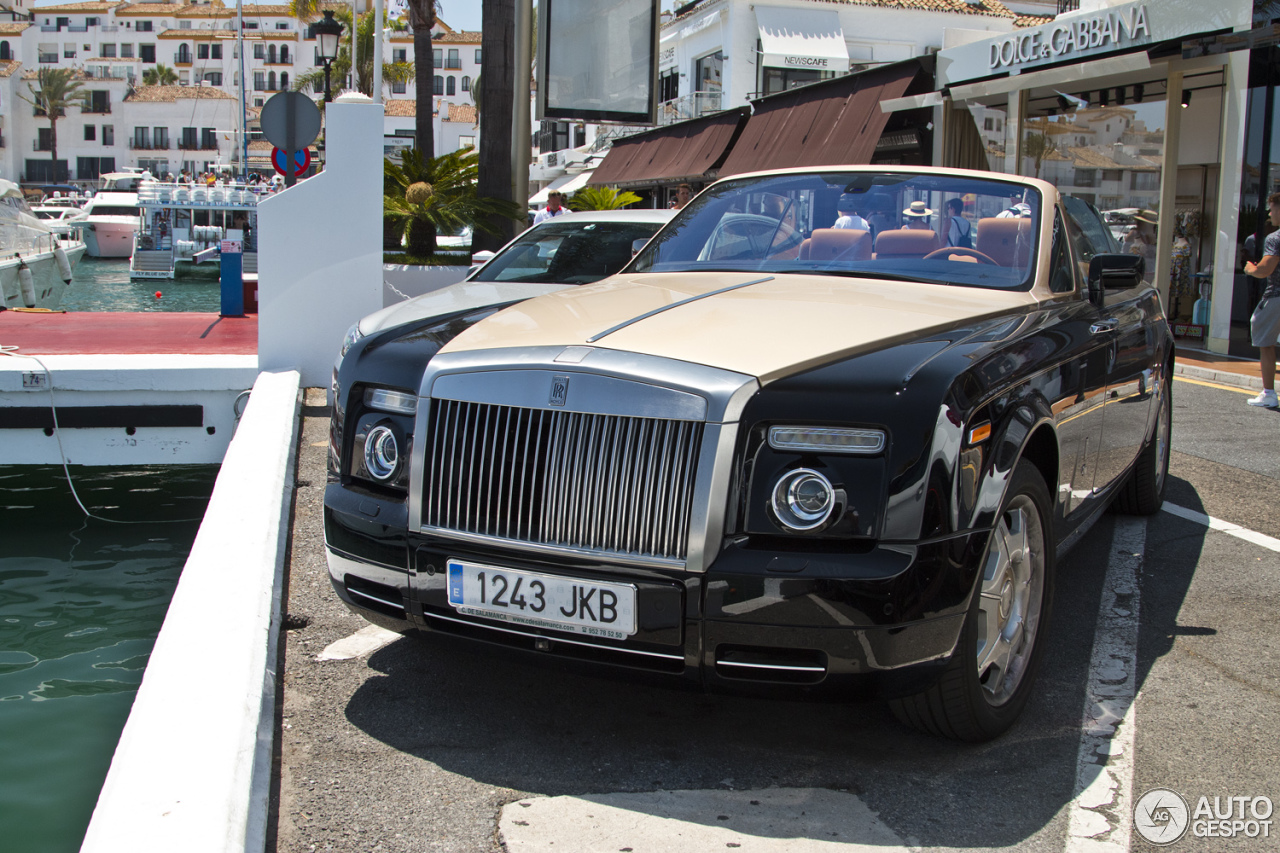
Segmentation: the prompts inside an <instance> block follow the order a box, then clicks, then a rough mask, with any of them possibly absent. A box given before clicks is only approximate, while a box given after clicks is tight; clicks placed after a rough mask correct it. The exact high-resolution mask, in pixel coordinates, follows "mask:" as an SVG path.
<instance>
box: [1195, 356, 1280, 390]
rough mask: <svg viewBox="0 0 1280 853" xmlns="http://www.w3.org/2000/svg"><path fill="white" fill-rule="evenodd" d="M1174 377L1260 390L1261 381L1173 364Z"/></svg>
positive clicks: (1235, 374)
mask: <svg viewBox="0 0 1280 853" xmlns="http://www.w3.org/2000/svg"><path fill="white" fill-rule="evenodd" d="M1173 374H1174V376H1185V377H1187V378H1188V379H1202V380H1204V381H1205V382H1217V383H1218V384H1219V385H1230V386H1232V387H1233V388H1252V389H1254V390H1255V391H1261V390H1262V379H1261V377H1258V376H1245V375H1243V374H1240V373H1232V372H1230V371H1228V370H1214V369H1212V368H1208V367H1198V366H1196V365H1192V364H1180V363H1179V362H1177V361H1174V363H1173Z"/></svg>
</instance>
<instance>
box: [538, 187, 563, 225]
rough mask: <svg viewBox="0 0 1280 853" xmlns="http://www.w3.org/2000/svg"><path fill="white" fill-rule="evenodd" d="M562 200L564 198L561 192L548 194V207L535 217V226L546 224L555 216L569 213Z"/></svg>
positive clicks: (555, 191) (553, 191) (554, 191)
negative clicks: (541, 223)
mask: <svg viewBox="0 0 1280 853" xmlns="http://www.w3.org/2000/svg"><path fill="white" fill-rule="evenodd" d="M562 200H563V196H561V195H560V191H559V190H552V191H551V192H549V193H547V206H546V207H544V208H542V210H539V211H538V214H537V215H536V216H534V217H533V224H534V225H537V224H538V223H539V222H544V221H546V220H548V219H550V218H552V217H553V216H560V215H562V214H565V213H568V212H569V211H568V209H567V208H565V207H564V206H563V204H562Z"/></svg>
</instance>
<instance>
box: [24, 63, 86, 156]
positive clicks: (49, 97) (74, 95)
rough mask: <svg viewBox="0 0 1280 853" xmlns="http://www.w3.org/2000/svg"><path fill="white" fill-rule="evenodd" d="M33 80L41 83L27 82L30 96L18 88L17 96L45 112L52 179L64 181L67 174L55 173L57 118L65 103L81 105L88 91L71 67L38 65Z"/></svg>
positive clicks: (82, 105)
mask: <svg viewBox="0 0 1280 853" xmlns="http://www.w3.org/2000/svg"><path fill="white" fill-rule="evenodd" d="M36 82H37V83H38V84H40V88H39V89H36V87H35V86H32V85H31V84H30V83H28V84H27V88H28V89H29V90H30V91H31V97H29V98H28V97H27V96H26V95H24V94H22V93H21V92H19V93H18V97H19V98H22V100H24V101H26V102H27V103H29V104H33V105H34V106H35V108H36V110H37V111H39V112H41V113H44V115H45V117H46V118H48V119H49V149H50V152H51V154H52V156H51V161H52V167H51V169H50V172H51V177H52V179H53V180H54V181H65V180H66V179H67V176H66V175H65V174H59V173H58V119H60V118H62V116H64V115H65V114H66V112H67V107H70V106H78V107H80V108H81V109H84V106H85V99H86V98H87V97H88V96H89V93H88V92H86V91H84V83H83V82H82V81H80V80H77V79H76V72H75V69H73V68H41V69H40V70H39V71H38V72H36Z"/></svg>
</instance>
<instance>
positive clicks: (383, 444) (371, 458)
mask: <svg viewBox="0 0 1280 853" xmlns="http://www.w3.org/2000/svg"><path fill="white" fill-rule="evenodd" d="M399 461H400V448H399V447H398V446H397V445H396V435H395V433H393V432H392V431H391V428H390V427H388V426H376V427H374V428H373V429H371V430H369V436H368V437H367V438H366V439H365V440H364V467H365V470H366V471H368V472H369V473H370V474H371V475H373V478H374V479H376V480H388V479H390V478H391V475H392V474H394V473H395V472H396V465H397V463H399Z"/></svg>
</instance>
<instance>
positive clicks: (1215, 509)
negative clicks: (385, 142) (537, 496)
mask: <svg viewBox="0 0 1280 853" xmlns="http://www.w3.org/2000/svg"><path fill="white" fill-rule="evenodd" d="M319 393H320V396H319V397H318V398H317V397H310V398H309V402H312V403H313V405H309V406H307V407H306V408H305V409H304V416H305V417H304V428H303V437H302V440H301V442H300V450H299V454H300V456H299V466H298V471H299V473H298V477H299V485H298V493H297V501H296V513H295V520H294V538H293V550H292V555H291V562H290V566H289V588H288V597H287V601H288V607H287V609H288V613H289V614H290V618H289V620H288V622H287V624H288V625H290V626H292V627H291V629H290V630H289V631H287V635H286V638H285V642H284V643H282V644H281V646H282V649H283V660H282V662H281V667H282V671H283V678H282V679H281V683H282V686H281V691H282V697H281V698H282V702H281V707H282V712H281V717H280V721H279V726H280V728H279V731H278V732H277V735H278V737H277V743H278V754H279V773H278V784H277V788H276V790H275V792H274V794H273V806H274V809H273V829H274V831H273V834H272V838H271V845H270V846H271V848H272V849H275V850H279V851H287V852H288V853H293V852H294V851H313V850H338V851H366V850H367V851H428V850H429V851H436V850H439V851H468V853H470V851H503V850H506V851H509V853H527V852H531V851H587V850H591V851H595V850H599V851H632V853H647V852H648V851H676V850H724V849H735V850H742V851H775V850H776V851H792V850H795V851H800V850H805V851H809V850H812V851H819V850H821V851H827V850H839V851H855V850H859V849H875V850H878V851H890V850H896V849H909V850H929V851H932V850H955V849H966V850H969V849H983V850H1019V851H1053V853H1062V851H1069V852H1070V853H1075V851H1109V850H1124V849H1131V850H1139V851H1146V850H1156V849H1171V850H1185V851H1200V850H1206V851H1217V850H1232V851H1235V850H1239V851H1270V850H1280V840H1278V833H1280V815H1277V816H1275V817H1271V816H1269V815H1268V817H1267V818H1265V819H1264V818H1260V817H1258V815H1259V814H1261V810H1262V809H1263V807H1264V802H1263V800H1262V799H1261V798H1269V801H1270V802H1272V803H1274V802H1276V801H1277V800H1280V742H1278V740H1277V738H1276V737H1275V732H1276V731H1278V730H1280V651H1278V650H1277V643H1276V619H1275V613H1276V612H1277V610H1280V553H1278V551H1280V518H1278V517H1277V513H1276V512H1275V507H1277V506H1280V452H1278V451H1277V448H1278V446H1280V443H1278V442H1277V441H1276V437H1277V435H1278V433H1280V413H1278V412H1274V411H1267V410H1261V409H1254V408H1251V407H1248V406H1246V405H1245V403H1244V401H1245V400H1246V399H1247V398H1248V396H1250V395H1251V394H1252V393H1254V392H1253V391H1252V390H1250V391H1249V392H1248V393H1245V392H1243V391H1241V390H1238V389H1228V388H1222V387H1211V386H1209V385H1206V384H1202V383H1198V382H1196V381H1192V380H1189V379H1182V378H1180V379H1178V380H1176V381H1175V383H1174V393H1175V396H1174V430H1173V456H1172V464H1171V468H1170V477H1171V480H1170V484H1169V489H1168V493H1167V501H1168V503H1169V504H1170V505H1171V506H1172V507H1174V508H1180V509H1181V512H1180V514H1174V513H1173V512H1169V511H1166V512H1161V513H1160V514H1158V515H1156V516H1153V517H1151V518H1149V519H1141V520H1136V521H1135V520H1132V519H1126V518H1124V517H1121V516H1113V515H1107V516H1104V517H1103V518H1102V520H1101V521H1100V522H1099V523H1098V524H1097V525H1096V526H1095V527H1094V528H1093V530H1091V531H1090V532H1089V534H1088V535H1086V536H1085V537H1084V539H1083V540H1082V541H1081V542H1080V544H1079V545H1078V546H1077V547H1076V548H1075V549H1074V550H1073V551H1072V552H1071V554H1069V555H1068V556H1067V558H1066V559H1064V560H1063V561H1061V562H1060V563H1059V565H1058V576H1057V602H1056V605H1055V612H1054V614H1053V617H1052V624H1051V627H1050V632H1051V634H1050V640H1049V643H1050V644H1049V646H1048V647H1047V648H1046V652H1047V654H1046V657H1045V659H1044V665H1043V668H1042V670H1041V672H1040V675H1039V679H1038V683H1037V690H1036V694H1035V696H1034V697H1033V699H1032V700H1031V702H1030V703H1029V705H1028V707H1027V709H1026V712H1025V713H1024V715H1023V717H1022V719H1021V720H1020V721H1019V723H1018V724H1017V725H1016V726H1015V727H1014V728H1013V729H1012V730H1011V731H1010V732H1009V733H1007V734H1006V735H1005V736H1003V737H1001V738H1000V739H998V740H996V741H995V742H993V743H989V744H982V745H976V746H975V745H965V744H955V743H950V742H948V741H943V740H938V739H935V738H930V737H926V736H923V735H920V734H917V733H915V732H912V731H910V730H907V729H905V728H903V727H902V726H901V725H899V724H898V723H897V722H896V721H895V720H894V718H893V717H892V716H891V715H890V714H889V712H888V711H887V710H886V709H885V708H884V707H883V706H881V705H878V704H874V703H864V704H827V703H812V702H792V701H780V700H762V699H750V698H741V697H726V696H707V695H703V694H700V693H697V692H691V691H687V690H675V689H666V688H662V687H655V686H651V685H647V684H645V685H641V684H633V683H629V682H628V681H627V680H625V679H624V678H619V677H616V676H615V677H592V676H588V675H582V674H579V673H575V672H567V671H562V670H560V669H558V668H556V667H554V666H551V665H546V664H542V665H530V664H529V663H528V662H527V661H526V660H525V659H523V658H520V657H514V656H512V655H511V654H509V653H503V652H498V651H490V650H487V649H484V648H475V647H471V646H466V645H462V644H460V643H458V642H456V641H452V640H450V639H449V638H443V637H426V638H422V639H416V638H396V639H393V640H392V641H390V642H387V641H386V640H381V641H379V640H377V639H376V637H375V638H374V641H371V642H365V645H364V648H365V649H366V651H364V652H359V651H357V652H355V653H354V655H355V656H353V657H346V658H345V659H336V660H333V659H330V660H318V659H317V658H320V657H322V656H323V654H322V653H323V652H324V651H325V650H326V649H327V648H330V647H331V646H332V645H333V644H334V643H338V642H340V641H343V640H345V639H347V638H349V637H351V636H352V635H353V634H356V633H357V632H358V631H360V630H361V629H362V628H364V627H365V626H366V623H365V622H364V621H363V620H361V619H360V618H358V617H356V616H353V615H351V614H350V613H349V612H348V611H347V610H346V609H345V608H344V607H343V606H342V605H341V604H340V603H339V601H338V599H337V597H336V596H335V595H334V594H333V592H332V591H331V589H330V587H329V581H328V577H327V572H326V569H325V561H324V550H323V534H322V529H321V509H322V496H323V487H324V479H325V474H324V457H325V452H326V451H325V447H326V445H327V428H328V423H327V413H326V412H325V410H324V408H323V406H322V405H314V403H315V402H319V401H321V400H322V398H323V393H322V392H319ZM1205 517H1208V518H1210V519H1216V520H1218V522H1217V523H1216V524H1217V527H1222V528H1229V527H1230V526H1231V525H1238V526H1239V527H1241V528H1244V529H1245V530H1244V532H1243V533H1242V532H1241V531H1238V530H1222V529H1214V528H1211V527H1210V526H1208V524H1209V523H1211V522H1209V521H1208V519H1206V518H1205ZM1189 519H1196V520H1189ZM1221 522H1227V523H1228V524H1222V523H1221ZM1250 531H1252V533H1250ZM364 636H365V638H366V640H367V639H368V638H369V637H370V636H371V635H370V634H368V633H366V635H364ZM1127 638H1128V639H1127ZM383 643H385V644H383ZM1126 644H1129V645H1126ZM1130 647H1132V648H1133V649H1135V650H1136V651H1135V652H1133V653H1132V654H1130V653H1127V652H1125V649H1126V648H1130ZM369 648H372V649H373V650H372V651H367V649H369ZM1126 655H1127V656H1126ZM339 657H341V655H340V656H339ZM1126 695H1127V696H1128V697H1129V698H1125V696H1126ZM1100 696H1102V697H1109V698H1105V699H1101V700H1100V699H1099V698H1098V697H1100ZM1100 707H1102V710H1103V711H1105V712H1106V713H1111V712H1112V711H1108V710H1107V709H1113V710H1114V716H1115V717H1116V718H1122V719H1115V720H1111V722H1110V723H1108V722H1107V719H1106V713H1101V714H1100V713H1099V708H1100ZM1100 720H1101V722H1099V721H1100ZM1099 744H1101V746H1099ZM1104 782H1105V783H1106V784H1103V783H1104ZM1153 789H1168V791H1169V792H1172V793H1173V794H1176V795H1178V796H1179V797H1181V799H1182V801H1183V802H1185V803H1186V806H1187V816H1186V820H1187V822H1188V826H1187V829H1186V833H1185V835H1184V836H1183V837H1182V838H1181V840H1179V841H1176V842H1174V843H1173V844H1172V845H1169V846H1167V847H1157V845H1155V844H1153V843H1151V842H1149V841H1147V840H1146V838H1145V837H1144V835H1143V831H1144V830H1145V831H1146V832H1149V833H1155V832H1157V831H1163V829H1164V827H1167V825H1168V820H1166V819H1165V818H1169V817H1170V815H1169V812H1168V809H1167V808H1163V810H1162V809H1161V808H1153V807H1152V804H1153V803H1157V800H1158V798H1159V797H1164V796H1165V795H1164V794H1159V793H1158V792H1157V794H1155V795H1153V797H1155V799H1149V798H1144V796H1143V795H1144V794H1147V792H1150V791H1152V790H1153ZM1201 797H1207V800H1206V801H1205V802H1203V803H1202V802H1201ZM1215 797H1216V798H1218V799H1217V802H1216V803H1215V800H1214V798H1215ZM1230 797H1236V798H1237V799H1236V800H1227V798H1230ZM1241 798H1243V799H1241ZM1169 802H1171V801H1168V800H1160V801H1159V803H1161V804H1163V805H1168V803H1169ZM1214 805H1217V806H1218V809H1219V814H1218V816H1217V817H1214V815H1213V814H1212V813H1210V814H1209V815H1208V817H1206V816H1205V815H1204V814H1203V813H1200V814H1199V815H1197V814H1196V813H1197V811H1198V810H1199V811H1201V812H1203V808H1209V809H1210V810H1212V808H1213V806H1214ZM1135 806H1136V807H1137V808H1138V811H1139V818H1140V821H1141V822H1142V823H1143V828H1142V829H1140V828H1139V827H1138V826H1135V825H1134V822H1133V816H1134V814H1135ZM1251 808H1252V809H1254V811H1255V814H1253V815H1250V814H1249V810H1250V809H1251ZM1227 809H1230V810H1232V812H1233V813H1232V815H1231V816H1230V817H1229V818H1227V819H1225V820H1222V821H1219V820H1218V818H1222V817H1223V815H1222V812H1223V811H1224V810H1227ZM1239 810H1243V812H1244V815H1243V818H1242V819H1240V820H1239V824H1240V826H1239V827H1238V828H1236V829H1234V830H1233V828H1232V820H1234V819H1235V814H1234V813H1235V811H1239ZM1173 811H1174V812H1175V813H1174V814H1172V819H1173V820H1174V821H1175V822H1176V820H1177V817H1178V815H1177V814H1176V812H1177V809H1176V808H1175V809H1174V810H1173ZM1153 817H1154V819H1156V820H1157V822H1158V823H1159V826H1157V827H1156V828H1155V829H1153V828H1152V826H1151V821H1152V819H1153ZM1264 820H1271V821H1273V822H1274V824H1275V826H1274V827H1273V826H1268V827H1267V830H1268V832H1269V835H1268V836H1267V837H1262V833H1263V827H1262V826H1261V824H1262V822H1263V821H1264ZM1197 821H1198V822H1197ZM1250 821H1253V824H1252V825H1250ZM1211 822H1212V823H1211ZM1272 829H1274V830H1275V831H1270V830H1272ZM1209 830H1212V831H1214V832H1215V833H1217V834H1221V833H1222V832H1224V831H1233V832H1235V837H1231V838H1222V837H1208V836H1207V834H1206V833H1207V832H1208V831H1209ZM1251 830H1252V831H1254V834H1255V835H1256V836H1257V837H1250V836H1249V835H1248V834H1247V833H1249V832H1250V831H1251ZM1197 831H1199V832H1200V833H1201V836H1203V837H1197V836H1196V834H1195V833H1196V832H1197Z"/></svg>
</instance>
